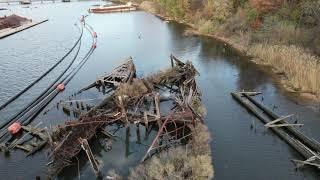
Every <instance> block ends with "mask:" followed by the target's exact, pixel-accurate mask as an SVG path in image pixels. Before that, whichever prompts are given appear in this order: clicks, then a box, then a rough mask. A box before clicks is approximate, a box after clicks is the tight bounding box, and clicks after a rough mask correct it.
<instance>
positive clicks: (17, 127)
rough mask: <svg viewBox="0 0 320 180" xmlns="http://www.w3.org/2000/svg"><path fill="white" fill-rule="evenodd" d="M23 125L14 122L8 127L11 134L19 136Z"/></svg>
mask: <svg viewBox="0 0 320 180" xmlns="http://www.w3.org/2000/svg"><path fill="white" fill-rule="evenodd" d="M21 128H22V127H21V124H20V123H19V122H14V123H13V124H11V125H10V126H9V127H8V131H9V133H10V134H12V135H14V134H17V133H18V132H19V131H20V130H21Z"/></svg>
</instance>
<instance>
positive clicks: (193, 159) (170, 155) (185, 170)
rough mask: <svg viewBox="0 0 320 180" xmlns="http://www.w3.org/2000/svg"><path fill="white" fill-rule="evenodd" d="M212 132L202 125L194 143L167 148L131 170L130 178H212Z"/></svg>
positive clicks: (199, 126) (196, 132) (199, 125)
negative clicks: (210, 143)
mask: <svg viewBox="0 0 320 180" xmlns="http://www.w3.org/2000/svg"><path fill="white" fill-rule="evenodd" d="M210 140H211V138H210V134H209V131H208V129H207V127H206V126H205V125H203V124H200V123H199V124H198V125H197V126H196V129H195V135H194V136H193V139H192V140H191V143H190V144H189V145H187V146H179V147H175V148H170V149H169V150H168V151H163V152H161V153H160V154H158V155H157V156H154V157H152V158H151V159H149V160H148V161H147V162H145V163H144V164H140V165H139V166H138V167H136V168H135V169H133V170H131V173H130V176H129V179H130V180H135V179H145V180H147V179H179V180H180V179H181V180H182V179H183V180H184V179H200V180H201V179H203V180H205V179H212V178H213V175H214V171H213V165H212V160H211V159H212V158H211V151H210V145H209V142H210Z"/></svg>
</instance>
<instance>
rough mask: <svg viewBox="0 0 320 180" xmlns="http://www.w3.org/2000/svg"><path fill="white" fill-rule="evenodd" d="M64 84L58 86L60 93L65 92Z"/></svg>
mask: <svg viewBox="0 0 320 180" xmlns="http://www.w3.org/2000/svg"><path fill="white" fill-rule="evenodd" d="M64 88H65V87H64V84H59V85H58V86H57V89H58V90H59V91H63V90H64Z"/></svg>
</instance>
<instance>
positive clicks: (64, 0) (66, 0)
mask: <svg viewBox="0 0 320 180" xmlns="http://www.w3.org/2000/svg"><path fill="white" fill-rule="evenodd" d="M62 2H70V0H62Z"/></svg>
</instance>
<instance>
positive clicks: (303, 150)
mask: <svg viewBox="0 0 320 180" xmlns="http://www.w3.org/2000/svg"><path fill="white" fill-rule="evenodd" d="M231 95H232V96H233V98H235V99H236V100H237V101H238V102H239V103H240V104H241V105H242V106H244V107H245V108H246V109H247V110H248V111H249V112H250V113H252V114H253V115H254V116H256V117H257V118H258V119H259V120H260V121H261V122H262V123H264V124H265V127H266V128H269V129H270V130H272V131H273V132H274V133H275V134H276V135H278V136H279V137H280V138H281V139H283V140H284V141H285V142H286V143H287V144H288V145H290V146H291V147H292V148H293V149H294V150H296V151H297V152H298V153H299V154H300V155H302V156H303V157H304V158H305V160H302V161H301V160H293V162H295V163H296V164H297V166H298V167H300V166H302V165H311V166H315V167H317V168H320V156H319V153H320V143H319V142H318V141H316V140H314V139H312V138H309V137H307V136H306V135H304V134H303V133H302V132H301V131H299V130H298V129H297V128H295V126H300V125H302V124H295V123H294V124H290V123H289V122H288V121H286V120H285V119H287V118H288V117H291V116H290V115H289V116H284V117H280V116H278V115H276V114H275V113H274V112H273V111H272V110H271V109H269V108H267V107H266V106H264V105H263V104H262V103H260V102H258V101H257V100H255V99H254V98H253V97H252V96H251V95H249V94H248V93H245V92H239V93H231Z"/></svg>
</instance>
